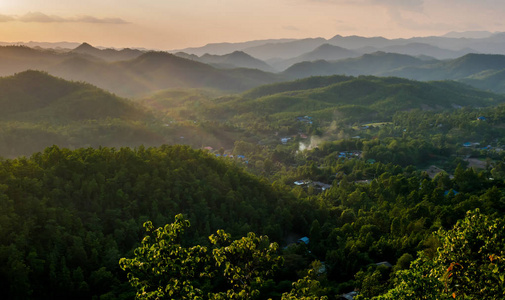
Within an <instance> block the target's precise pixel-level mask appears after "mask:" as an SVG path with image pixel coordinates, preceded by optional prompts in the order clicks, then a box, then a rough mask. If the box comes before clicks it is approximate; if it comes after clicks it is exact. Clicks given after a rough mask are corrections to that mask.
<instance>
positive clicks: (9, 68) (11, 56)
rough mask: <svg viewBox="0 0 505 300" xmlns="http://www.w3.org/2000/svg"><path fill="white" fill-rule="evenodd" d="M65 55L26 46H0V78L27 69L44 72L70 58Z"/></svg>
mask: <svg viewBox="0 0 505 300" xmlns="http://www.w3.org/2000/svg"><path fill="white" fill-rule="evenodd" d="M71 56H72V55H69V54H67V53H58V52H55V51H52V50H42V49H40V50H38V49H32V48H29V47H26V46H0V65H1V66H2V67H1V68H0V76H6V75H13V74H14V73H17V72H22V71H25V70H27V69H39V70H45V69H46V68H47V66H49V65H53V64H56V63H58V62H60V61H61V60H63V59H67V58H68V57H71Z"/></svg>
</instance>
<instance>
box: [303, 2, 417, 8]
mask: <svg viewBox="0 0 505 300" xmlns="http://www.w3.org/2000/svg"><path fill="white" fill-rule="evenodd" d="M308 1H309V2H321V3H329V4H339V5H355V6H369V5H376V6H383V7H394V8H401V9H409V10H410V9H419V8H422V7H423V4H424V0H308Z"/></svg>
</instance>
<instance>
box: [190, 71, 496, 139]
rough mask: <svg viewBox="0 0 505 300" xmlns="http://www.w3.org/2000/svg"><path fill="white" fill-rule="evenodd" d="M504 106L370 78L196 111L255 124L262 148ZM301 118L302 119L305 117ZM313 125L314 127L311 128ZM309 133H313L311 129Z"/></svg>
mask: <svg viewBox="0 0 505 300" xmlns="http://www.w3.org/2000/svg"><path fill="white" fill-rule="evenodd" d="M502 102H505V97H504V96H500V95H496V94H492V93H488V92H484V91H480V90H477V89H475V88H472V87H470V86H467V85H464V84H461V83H457V82H450V81H440V82H417V81H411V80H407V79H401V78H393V77H389V78H380V77H371V76H359V77H346V76H330V77H311V78H307V79H301V80H297V81H293V82H287V83H279V84H272V85H267V86H263V87H259V88H256V89H253V90H250V91H248V92H246V93H244V94H243V95H242V97H234V98H228V99H223V100H222V101H220V102H219V103H215V104H214V105H212V106H203V107H201V108H199V109H198V110H196V111H195V113H200V114H202V115H203V116H205V118H208V119H214V120H221V121H224V120H231V122H232V123H234V124H237V126H239V127H248V125H247V124H255V128H256V131H255V133H256V134H257V137H258V138H260V139H263V143H268V142H267V140H270V139H271V138H272V135H273V134H274V133H275V132H277V133H279V134H283V135H287V136H290V135H293V134H298V133H300V132H310V131H311V130H314V128H315V127H316V126H317V127H320V128H329V127H331V126H330V124H331V123H332V122H334V121H336V122H337V123H339V124H341V125H342V126H343V124H356V123H369V122H385V121H391V118H392V116H393V115H394V114H395V113H397V112H399V111H410V110H416V109H417V110H420V111H433V110H454V109H455V108H456V107H464V106H471V107H483V106H490V105H496V104H499V103H502ZM304 116H305V117H304ZM316 124H317V125H316ZM311 128H312V129H311Z"/></svg>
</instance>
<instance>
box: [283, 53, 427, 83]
mask: <svg viewBox="0 0 505 300" xmlns="http://www.w3.org/2000/svg"><path fill="white" fill-rule="evenodd" d="M427 63H428V62H426V61H425V60H422V59H419V58H415V57H412V56H409V55H403V54H396V53H386V52H375V53H372V54H364V55H362V56H360V57H356V58H349V59H344V60H339V61H336V62H328V61H324V60H321V61H315V62H302V63H298V64H295V65H293V66H291V67H289V68H288V69H287V70H285V71H284V72H283V73H282V74H284V75H285V76H287V77H289V78H304V77H309V76H325V75H334V74H340V75H351V76H358V75H376V76H380V75H382V74H384V73H387V72H388V71H391V70H395V69H397V68H402V67H406V66H419V65H425V64H427ZM400 77H401V76H400Z"/></svg>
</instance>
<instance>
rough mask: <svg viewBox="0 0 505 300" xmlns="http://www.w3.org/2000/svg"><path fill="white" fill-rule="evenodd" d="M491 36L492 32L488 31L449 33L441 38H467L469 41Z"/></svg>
mask: <svg viewBox="0 0 505 300" xmlns="http://www.w3.org/2000/svg"><path fill="white" fill-rule="evenodd" d="M492 35H493V33H492V32H489V31H461V32H458V31H451V32H448V33H446V34H444V35H443V36H442V37H448V38H469V39H483V38H488V37H491V36H492Z"/></svg>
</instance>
